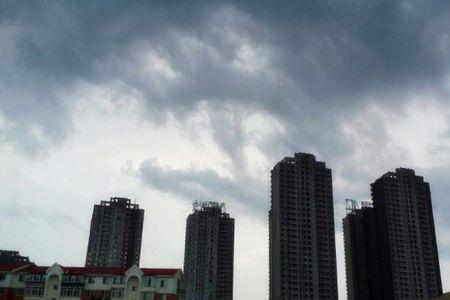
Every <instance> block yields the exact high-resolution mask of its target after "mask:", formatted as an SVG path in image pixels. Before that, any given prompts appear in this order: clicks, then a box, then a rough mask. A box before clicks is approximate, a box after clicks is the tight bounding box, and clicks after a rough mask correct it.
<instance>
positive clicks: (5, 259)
mask: <svg viewBox="0 0 450 300" xmlns="http://www.w3.org/2000/svg"><path fill="white" fill-rule="evenodd" d="M29 263H30V259H29V258H28V257H26V256H22V255H20V254H19V251H9V250H0V265H14V266H20V265H26V264H29Z"/></svg>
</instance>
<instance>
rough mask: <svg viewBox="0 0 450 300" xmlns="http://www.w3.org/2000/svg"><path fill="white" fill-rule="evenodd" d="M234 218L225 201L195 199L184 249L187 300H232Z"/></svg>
mask: <svg viewBox="0 0 450 300" xmlns="http://www.w3.org/2000/svg"><path fill="white" fill-rule="evenodd" d="M233 261H234V219H233V218H230V215H229V214H228V213H226V212H225V207H224V204H220V205H219V204H218V203H216V202H201V203H198V202H194V211H193V213H192V214H190V215H189V216H188V218H187V224H186V244H185V252H184V278H185V287H184V288H185V293H186V300H232V299H233Z"/></svg>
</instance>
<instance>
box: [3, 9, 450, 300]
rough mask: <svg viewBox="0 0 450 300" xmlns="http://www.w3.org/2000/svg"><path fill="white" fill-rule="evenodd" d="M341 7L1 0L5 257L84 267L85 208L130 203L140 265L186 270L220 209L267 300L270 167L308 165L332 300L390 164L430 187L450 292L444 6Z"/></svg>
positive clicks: (248, 292) (449, 110)
mask: <svg viewBox="0 0 450 300" xmlns="http://www.w3.org/2000/svg"><path fill="white" fill-rule="evenodd" d="M351 2H352V1H344V2H341V3H339V4H338V3H334V2H327V1H323V2H321V3H315V2H314V3H308V4H299V3H292V2H289V1H281V2H279V3H278V5H276V6H275V4H273V3H271V2H269V1H260V2H258V5H256V4H254V3H251V2H246V3H242V2H238V1H230V2H227V3H223V2H214V1H208V3H202V2H195V3H192V4H191V5H187V4H179V5H168V4H163V3H155V2H147V3H138V2H131V1H129V2H116V3H114V4H111V5H104V4H100V3H99V2H89V3H86V2H69V1H58V2H54V1H36V2H34V3H32V4H30V3H26V2H17V1H9V0H6V1H2V2H1V3H0V38H1V39H2V41H3V42H2V44H1V45H0V57H2V59H0V162H1V165H2V169H1V170H0V191H1V192H0V237H1V242H2V248H6V249H15V250H19V251H20V253H21V255H24V256H29V257H30V258H31V259H32V260H33V261H35V262H36V263H38V264H52V263H54V260H55V258H57V259H58V263H60V264H62V265H83V263H84V256H85V253H86V249H87V242H88V235H89V224H90V223H89V218H90V215H91V209H92V206H93V205H94V204H96V203H97V202H98V201H99V200H100V199H108V198H109V197H111V196H118V197H128V198H131V199H133V200H136V201H137V202H138V203H139V204H140V207H141V208H143V209H145V210H146V220H145V223H144V229H143V243H142V253H141V265H143V266H153V265H154V266H161V267H170V266H173V267H180V266H182V265H183V251H181V249H183V248H184V228H185V217H186V216H187V215H188V214H189V213H190V212H191V204H192V201H193V200H206V201H209V200H213V201H218V202H226V203H227V209H228V210H229V211H230V212H232V214H233V217H234V218H235V219H236V236H235V239H236V240H235V245H236V247H235V278H234V279H235V286H234V292H235V296H236V297H235V300H244V299H258V300H259V299H261V300H267V299H268V298H267V296H268V289H267V290H266V289H259V288H257V287H259V286H265V287H268V247H266V246H267V245H268V237H267V228H268V227H267V222H268V220H267V211H268V210H269V206H270V196H269V195H270V194H269V187H270V176H269V174H270V169H271V168H272V166H273V165H275V163H276V162H278V161H279V160H280V159H281V158H282V157H285V156H287V155H289V154H292V153H294V152H297V151H304V152H308V153H314V154H315V155H316V158H317V160H320V161H325V162H326V164H327V167H329V168H331V169H332V170H333V190H334V203H335V207H334V211H335V230H336V248H337V262H338V266H337V267H338V274H339V275H338V277H339V278H338V281H339V282H338V283H339V288H338V290H339V293H340V296H341V298H342V297H344V299H345V272H344V263H343V261H344V259H343V258H344V255H343V238H342V224H341V220H342V218H343V217H344V216H345V199H346V198H352V199H358V200H362V201H368V200H370V187H369V183H370V182H373V181H374V180H375V179H376V178H378V177H379V176H380V175H382V174H384V173H385V172H387V171H388V170H394V169H395V168H397V167H407V168H412V169H414V170H416V172H417V173H418V174H421V175H422V176H424V178H426V179H427V181H428V182H430V186H431V193H432V199H433V208H434V212H435V222H436V234H437V241H438V247H439V257H440V262H441V273H442V282H443V289H444V291H449V290H450V285H449V284H450V222H449V221H448V220H450V210H448V195H449V194H450V184H449V182H450V175H449V174H450V106H449V103H450V61H449V57H448V53H450V41H449V39H448V36H449V35H450V26H449V25H450V24H449V20H450V3H442V2H441V1H434V0H432V1H426V2H425V1H410V0H408V1H406V0H402V1H381V2H377V3H374V2H373V1H361V2H360V3H359V4H355V3H351ZM76 216H80V217H76ZM166 216H170V218H167V217H166ZM169 219H170V220H169ZM155 228H160V229H161V230H155ZM154 241H163V242H154ZM253 245H263V246H261V247H259V248H257V247H253ZM262 261H267V263H264V264H262V263H261V262H262Z"/></svg>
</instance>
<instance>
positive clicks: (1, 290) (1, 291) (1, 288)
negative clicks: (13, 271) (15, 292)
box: [0, 287, 3, 295]
mask: <svg viewBox="0 0 450 300" xmlns="http://www.w3.org/2000/svg"><path fill="white" fill-rule="evenodd" d="M0 295H3V287H0Z"/></svg>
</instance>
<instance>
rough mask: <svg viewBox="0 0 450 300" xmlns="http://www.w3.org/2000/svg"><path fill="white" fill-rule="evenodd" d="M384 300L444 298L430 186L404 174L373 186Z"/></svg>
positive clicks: (392, 175)
mask: <svg viewBox="0 0 450 300" xmlns="http://www.w3.org/2000/svg"><path fill="white" fill-rule="evenodd" d="M371 190H372V201H373V205H374V211H375V219H376V230H377V239H378V244H379V257H380V259H379V265H380V268H381V273H382V274H383V280H382V290H383V293H384V294H383V295H382V296H383V299H396V300H397V299H427V298H433V297H437V296H440V295H442V283H441V275H440V267H439V258H438V251H437V242H436V233H435V229H434V217H433V207H432V204H431V193H430V186H429V184H428V183H427V182H425V181H424V179H423V177H421V176H416V174H415V172H414V170H411V169H405V168H398V169H396V170H395V172H388V173H386V174H385V175H383V176H381V177H380V178H379V179H377V180H376V181H375V182H374V183H372V185H371Z"/></svg>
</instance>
